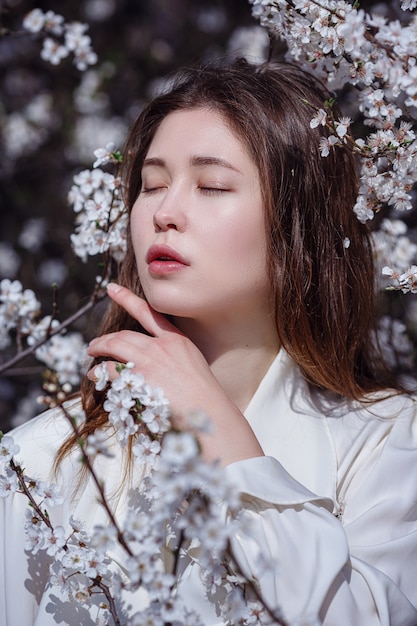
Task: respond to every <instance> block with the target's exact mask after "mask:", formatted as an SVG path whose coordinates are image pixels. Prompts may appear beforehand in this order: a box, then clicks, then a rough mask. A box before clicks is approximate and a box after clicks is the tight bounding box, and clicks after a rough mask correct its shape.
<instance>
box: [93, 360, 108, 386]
mask: <svg viewBox="0 0 417 626" xmlns="http://www.w3.org/2000/svg"><path fill="white" fill-rule="evenodd" d="M109 380H110V374H109V370H108V368H107V363H106V361H103V362H102V363H100V364H99V365H97V366H96V367H95V368H94V386H95V388H96V389H97V391H102V390H103V389H105V388H106V386H107V383H108V382H109Z"/></svg>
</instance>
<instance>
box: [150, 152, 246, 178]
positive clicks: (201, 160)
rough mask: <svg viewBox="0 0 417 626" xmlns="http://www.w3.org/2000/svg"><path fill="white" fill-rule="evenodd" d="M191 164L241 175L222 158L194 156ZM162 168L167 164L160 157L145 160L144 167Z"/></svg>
mask: <svg viewBox="0 0 417 626" xmlns="http://www.w3.org/2000/svg"><path fill="white" fill-rule="evenodd" d="M190 164H191V165H192V166H194V167H201V166H204V165H217V166H219V167H225V168H227V169H229V170H233V171H234V172H239V174H240V173H241V172H240V170H238V169H237V168H236V167H235V166H234V165H232V164H231V163H229V161H226V159H222V158H220V157H214V156H199V155H196V156H193V157H191V159H190ZM152 166H153V167H162V168H166V162H165V161H164V159H160V158H159V157H149V158H147V159H145V160H144V162H143V165H142V167H152Z"/></svg>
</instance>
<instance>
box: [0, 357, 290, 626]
mask: <svg viewBox="0 0 417 626" xmlns="http://www.w3.org/2000/svg"><path fill="white" fill-rule="evenodd" d="M95 373H96V388H97V389H98V390H103V389H106V390H107V400H106V403H105V405H104V406H105V407H107V409H106V410H107V411H109V421H110V422H111V425H109V426H108V427H106V429H105V430H104V431H96V432H95V433H94V434H93V435H90V436H89V437H88V438H87V439H86V440H84V441H83V440H81V447H80V450H81V451H82V457H83V463H84V465H86V467H87V468H88V471H89V472H90V473H91V476H94V475H95V474H94V472H95V470H94V465H93V461H94V459H95V458H96V457H97V455H100V454H105V455H106V456H116V457H117V458H116V461H115V462H119V461H120V458H121V454H122V453H123V447H125V446H126V444H127V443H128V441H129V440H130V439H131V435H132V433H135V435H134V438H133V441H134V443H133V448H132V450H133V453H134V455H135V457H137V459H138V464H139V465H141V466H142V467H143V468H145V471H144V474H143V475H142V478H141V481H140V483H139V485H135V486H134V487H135V488H134V489H132V490H131V492H129V495H128V498H129V507H128V509H127V511H126V514H125V516H124V519H123V520H121V521H119V520H116V517H115V516H114V515H113V513H112V512H111V506H110V503H109V502H108V501H107V500H106V498H105V495H104V490H103V489H101V491H100V487H99V492H98V494H97V495H98V498H99V500H100V501H101V502H102V504H103V506H104V508H105V509H106V511H108V512H109V513H110V514H109V520H108V521H109V523H108V524H107V525H106V524H104V525H96V526H94V527H93V528H92V529H90V530H89V531H88V532H87V531H86V530H85V529H84V527H83V524H82V522H81V521H80V520H78V519H75V518H74V517H71V518H70V519H69V523H68V527H66V528H64V527H62V526H55V527H54V526H53V525H52V523H51V521H50V520H51V515H50V514H49V513H48V509H50V508H51V507H54V506H58V505H60V504H61V503H62V501H63V494H62V492H61V490H60V489H59V488H58V487H57V485H55V484H46V483H45V482H44V481H42V480H39V479H38V478H37V477H36V476H28V475H25V473H24V470H23V469H22V467H23V465H24V459H22V460H20V458H19V452H20V451H19V447H18V446H16V444H15V443H14V440H13V438H12V437H11V436H7V435H5V436H2V437H1V435H0V437H1V439H0V497H3V498H5V497H8V496H13V497H20V495H18V494H21V496H22V497H26V498H27V500H28V509H27V516H26V525H25V532H26V543H25V549H26V550H27V551H28V552H29V553H32V554H36V553H38V552H42V551H43V552H45V553H46V554H47V555H48V557H49V563H50V566H49V573H50V579H49V582H50V585H51V586H52V587H55V588H57V590H59V593H60V594H61V596H62V595H63V596H64V598H65V597H66V598H68V599H70V600H72V601H75V602H77V603H79V604H80V605H82V606H83V607H85V608H87V609H88V610H89V609H93V610H94V615H95V618H97V619H98V621H96V622H95V623H98V624H103V625H104V624H108V623H109V618H110V616H111V617H112V618H113V620H114V623H115V624H121V623H126V624H129V625H131V626H135V625H137V626H139V625H142V624H161V625H163V624H175V626H204V624H203V622H202V621H201V619H200V617H199V616H198V615H197V614H196V612H195V610H193V609H191V608H190V607H188V606H187V600H186V594H185V597H184V596H183V594H182V592H181V578H180V577H179V576H178V571H181V570H182V568H183V567H184V565H186V564H187V563H192V562H194V560H195V559H196V558H197V559H198V561H199V564H200V566H201V571H202V572H203V574H202V576H203V583H204V584H205V585H206V587H207V591H208V592H209V593H210V594H214V595H215V594H216V591H219V590H221V592H222V593H221V594H220V595H219V598H222V599H221V601H219V604H218V606H217V609H218V612H219V615H220V616H221V617H222V618H223V619H224V621H225V623H227V624H239V625H240V626H249V625H254V626H256V625H259V626H261V625H267V624H274V623H275V624H277V623H283V622H282V621H278V620H279V619H280V614H279V610H278V608H276V607H275V608H274V609H271V608H270V607H266V606H264V605H263V603H262V601H259V600H257V599H253V600H251V599H248V597H249V598H250V594H249V596H247V595H245V594H244V586H245V585H246V586H247V585H250V584H251V583H250V582H249V581H248V580H247V579H245V576H244V575H243V573H242V571H241V569H240V567H239V565H238V562H237V560H236V557H235V555H234V552H233V537H234V536H235V535H236V533H238V534H239V535H242V534H247V533H249V534H250V533H251V532H252V527H251V525H250V524H249V523H248V521H247V520H245V516H244V514H242V512H240V509H241V502H240V498H239V496H238V495H237V493H236V489H235V488H234V487H233V486H232V485H229V484H228V483H227V481H225V480H224V475H223V473H222V471H221V469H220V467H219V466H218V465H216V464H208V463H206V462H204V461H203V460H202V458H201V456H200V450H199V445H198V442H197V438H196V436H195V435H194V434H192V433H191V432H178V431H176V430H173V429H172V427H171V424H170V421H169V415H170V412H169V406H168V403H167V401H166V400H165V398H164V397H163V395H162V393H161V392H160V390H158V389H153V388H151V387H149V386H148V385H147V384H146V383H145V381H144V380H143V377H142V376H140V375H139V374H136V373H135V372H134V371H133V364H128V365H127V366H126V367H124V368H122V369H121V371H120V376H119V377H117V378H116V379H115V380H114V381H113V382H111V383H110V381H109V376H108V372H107V370H106V367H105V364H103V365H102V366H100V367H99V369H96V372H95ZM144 403H146V404H144ZM64 406H65V405H64ZM66 407H67V408H65V409H64V412H65V414H66V416H67V418H69V419H72V421H73V424H78V426H75V427H74V428H75V429H79V426H80V424H81V423H82V420H83V419H84V416H82V415H79V414H77V415H72V414H71V407H70V405H66ZM128 415H130V420H129V419H128V417H127V416H128ZM198 423H199V424H200V425H202V427H203V428H206V427H207V422H206V421H205V420H204V419H201V416H198V418H196V417H195V416H194V418H192V424H193V426H194V428H196V424H198ZM132 424H133V425H134V426H133V427H132ZM76 432H77V434H79V430H77V431H76ZM96 478H97V480H96V484H97V485H100V481H99V479H98V478H99V477H96ZM114 555H117V557H116V558H114ZM264 566H265V567H275V568H276V566H275V565H274V564H273V563H269V562H267V561H266V560H265V563H264ZM139 591H140V596H141V597H142V599H143V601H142V603H141V605H142V606H141V609H140V610H138V607H136V608H135V609H132V605H131V604H130V602H129V598H130V599H131V598H132V594H134V595H136V596H137V594H138V592H139ZM246 591H247V589H246ZM116 597H117V602H114V601H113V600H114V599H115V598H116ZM253 597H254V598H255V594H253ZM97 616H98V617H97ZM122 618H123V619H122Z"/></svg>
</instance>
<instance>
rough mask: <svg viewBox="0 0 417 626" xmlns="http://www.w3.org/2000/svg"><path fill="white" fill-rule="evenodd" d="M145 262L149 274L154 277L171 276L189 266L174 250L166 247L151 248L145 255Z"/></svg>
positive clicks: (156, 246)
mask: <svg viewBox="0 0 417 626" xmlns="http://www.w3.org/2000/svg"><path fill="white" fill-rule="evenodd" d="M146 262H147V264H148V267H149V272H150V273H151V274H153V275H155V276H161V275H164V274H172V273H173V272H177V271H178V270H180V269H182V268H184V267H187V266H188V265H189V263H188V262H187V261H186V260H185V259H184V258H183V257H182V256H181V255H180V254H179V253H178V252H177V251H176V250H174V249H173V248H171V247H170V246H167V245H154V246H151V247H150V248H149V250H148V253H147V255H146Z"/></svg>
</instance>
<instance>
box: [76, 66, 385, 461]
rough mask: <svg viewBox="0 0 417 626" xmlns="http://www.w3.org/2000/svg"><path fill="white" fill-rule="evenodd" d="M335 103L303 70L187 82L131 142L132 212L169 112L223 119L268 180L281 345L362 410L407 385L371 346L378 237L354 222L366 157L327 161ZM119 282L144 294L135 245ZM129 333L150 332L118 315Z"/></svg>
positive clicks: (200, 71)
mask: <svg viewBox="0 0 417 626" xmlns="http://www.w3.org/2000/svg"><path fill="white" fill-rule="evenodd" d="M329 98H330V95H329V93H328V92H327V90H326V89H325V88H324V87H323V86H322V85H321V83H319V82H318V81H317V80H316V79H315V78H314V77H313V76H311V75H310V74H308V73H306V72H304V71H302V70H301V69H300V68H298V67H296V66H294V65H291V64H285V63H268V64H265V65H261V66H253V65H250V64H249V63H247V62H245V61H237V62H234V63H233V64H231V65H227V66H220V67H217V66H216V67H208V68H207V67H205V68H196V69H189V70H185V71H183V72H181V73H180V74H178V75H177V76H176V78H175V81H174V84H173V85H172V86H171V88H170V89H169V91H168V92H167V93H163V94H162V95H160V96H158V97H156V98H155V99H154V100H153V101H152V102H151V103H150V104H149V105H148V106H147V107H146V108H145V109H144V110H143V111H142V113H141V114H140V116H139V118H138V120H137V121H136V123H135V124H134V126H133V128H132V130H131V132H130V135H129V138H128V141H127V145H126V149H125V162H126V165H125V169H124V182H125V187H126V205H127V207H128V210H129V211H130V209H131V208H132V206H133V204H134V202H135V200H136V198H137V196H138V194H139V192H140V189H141V169H142V163H143V160H144V158H145V156H146V154H147V152H148V149H149V146H150V144H151V141H152V139H153V137H154V135H155V132H156V130H157V129H158V127H159V125H160V123H161V122H162V120H163V119H164V118H165V117H166V116H167V115H169V113H171V112H173V111H178V110H186V109H195V108H197V107H207V108H210V109H214V110H216V111H217V112H219V113H221V114H222V115H223V117H224V119H225V120H226V122H227V123H228V124H229V125H230V127H231V129H232V130H233V131H234V132H235V133H236V134H237V136H238V137H239V138H240V139H241V140H242V141H243V142H244V143H245V145H246V146H247V149H248V150H249V153H250V155H251V156H252V159H253V161H254V163H255V164H256V167H257V169H258V172H259V176H260V181H261V187H262V192H263V200H264V207H265V215H266V237H267V241H268V250H269V274H270V280H271V284H272V286H273V291H274V293H275V300H276V302H275V310H276V327H277V331H278V336H279V340H280V342H281V344H282V346H283V347H284V349H285V350H286V351H287V352H288V354H289V355H290V356H291V357H292V359H293V360H294V361H295V362H296V363H297V365H298V366H299V367H300V368H301V371H302V372H303V375H304V376H305V378H306V379H307V380H308V381H309V382H310V383H311V384H312V385H314V386H316V387H318V388H321V389H324V390H330V391H333V392H336V393H337V394H339V395H341V396H344V397H347V398H354V399H360V398H363V397H364V396H365V395H366V394H367V393H368V392H371V391H376V390H381V389H384V388H386V386H387V385H388V384H390V385H392V384H394V386H395V382H394V383H393V381H392V380H391V379H390V375H389V374H388V373H387V371H386V368H385V366H384V364H383V360H382V358H381V356H380V355H378V354H377V351H376V347H375V345H374V342H372V340H371V331H372V329H373V327H374V324H375V319H376V307H375V294H374V267H373V256H372V249H371V244H370V238H369V232H368V228H367V226H365V225H363V224H360V223H359V222H358V220H357V218H356V216H355V215H354V213H353V205H354V203H355V199H356V196H357V191H358V178H357V165H356V163H355V157H354V156H353V154H352V151H351V149H350V148H349V146H348V145H344V146H335V147H333V149H332V150H331V151H330V154H329V155H328V156H327V157H322V156H321V154H320V147H319V144H320V140H321V139H322V137H327V136H328V132H329V131H328V130H327V128H326V127H325V126H319V127H318V128H314V129H312V128H311V127H310V121H311V119H312V117H313V115H314V112H315V110H316V109H318V108H322V107H323V105H324V103H325V101H328V100H329ZM334 112H335V115H336V116H337V115H338V112H337V109H335V110H334ZM345 238H349V240H350V246H349V247H346V246H345V244H344V242H345ZM118 280H119V282H120V284H123V285H125V286H126V287H128V288H130V289H131V290H133V291H134V292H135V293H141V286H140V284H139V279H138V273H137V269H136V263H135V258H134V253H133V249H132V244H131V242H130V243H129V246H128V251H127V255H126V259H125V261H124V262H123V264H122V266H121V269H120V275H119V277H118ZM124 328H130V329H135V328H138V326H137V323H136V322H135V320H133V319H132V318H130V317H129V316H128V314H127V313H126V312H125V311H124V310H123V309H121V308H120V307H118V306H117V305H115V304H111V305H110V307H109V309H108V313H107V315H106V318H105V320H104V322H103V325H102V328H101V331H100V332H101V333H102V334H104V333H108V332H114V331H117V330H120V329H124ZM82 395H83V401H84V405H85V409H86V413H87V422H86V424H85V427H84V430H85V432H84V433H83V434H88V433H89V432H92V431H93V430H94V428H96V427H97V426H102V425H104V423H105V422H106V414H105V412H104V411H103V409H102V406H101V403H102V398H103V394H100V393H97V392H95V391H94V388H93V385H92V383H91V382H90V381H89V380H87V379H85V381H84V383H83V387H82ZM69 447H70V446H68V448H69ZM68 448H67V449H68Z"/></svg>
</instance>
